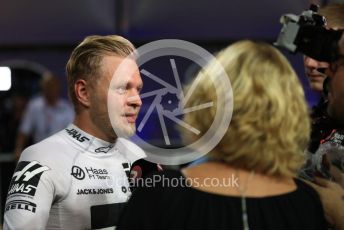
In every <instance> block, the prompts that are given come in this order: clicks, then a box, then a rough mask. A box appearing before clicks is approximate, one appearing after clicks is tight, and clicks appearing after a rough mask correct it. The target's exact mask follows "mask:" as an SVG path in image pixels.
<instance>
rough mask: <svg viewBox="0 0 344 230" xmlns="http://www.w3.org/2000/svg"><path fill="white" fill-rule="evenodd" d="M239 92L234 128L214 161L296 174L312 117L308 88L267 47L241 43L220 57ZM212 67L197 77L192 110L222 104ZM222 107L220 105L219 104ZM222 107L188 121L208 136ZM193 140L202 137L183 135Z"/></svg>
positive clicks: (215, 151) (235, 98)
mask: <svg viewBox="0 0 344 230" xmlns="http://www.w3.org/2000/svg"><path fill="white" fill-rule="evenodd" d="M217 60H218V61H219V62H220V63H221V64H222V66H223V67H224V69H225V71H226V73H227V74H228V76H229V78H230V81H231V85H232V90H233V102H234V106H233V115H232V120H231V123H230V126H229V129H228V130H227V132H226V133H225V135H224V137H223V138H222V140H221V141H220V142H219V144H218V145H217V146H216V147H215V148H214V149H213V151H212V152H211V156H212V157H213V158H214V159H217V160H220V161H223V162H226V163H228V164H230V165H231V166H233V167H239V168H243V169H247V170H255V171H256V172H260V173H263V174H268V175H274V176H295V175H296V173H297V171H298V170H299V168H300V167H301V166H302V164H303V163H304V160H305V155H304V150H305V148H306V147H307V144H308V141H309V134H310V119H309V116H308V109H307V104H306V101H305V98H304V92H303V89H302V86H301V84H300V82H299V80H298V78H297V76H296V74H295V72H294V70H293V69H292V67H291V66H290V64H289V62H288V61H287V60H286V58H285V57H284V56H283V55H282V54H281V53H280V52H279V51H278V50H277V49H276V48H274V47H272V46H271V45H268V44H265V43H258V42H252V41H240V42H237V43H235V44H233V45H231V46H229V47H228V48H226V49H224V50H223V51H222V52H220V53H219V54H218V55H217ZM214 74H216V70H214V69H212V65H211V64H210V65H209V66H208V68H206V70H205V71H204V72H203V73H200V74H199V75H198V76H197V78H201V79H200V82H199V84H198V86H199V87H198V88H197V91H198V92H196V93H195V94H194V95H192V97H191V98H190V99H189V101H188V103H187V107H189V106H190V107H192V106H196V105H199V104H200V103H202V102H208V101H210V100H212V101H213V100H216V94H215V92H214V90H210V87H213V86H211V84H210V82H209V77H207V75H208V76H209V75H210V76H212V75H214ZM218 106H219V105H218ZM215 112H216V106H213V107H211V108H209V110H208V111H207V112H204V111H203V110H201V111H200V112H192V113H188V114H186V115H185V116H184V121H185V122H186V123H188V124H190V125H191V126H194V127H195V128H197V129H199V130H200V131H201V132H202V133H205V132H206V131H207V130H208V129H209V127H210V126H211V125H212V121H213V120H214V117H215ZM183 134H184V137H185V136H186V137H187V138H188V139H190V138H191V140H195V139H197V136H195V135H192V134H191V133H190V132H185V133H183Z"/></svg>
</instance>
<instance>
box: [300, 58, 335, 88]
mask: <svg viewBox="0 0 344 230" xmlns="http://www.w3.org/2000/svg"><path fill="white" fill-rule="evenodd" d="M304 64H305V71H306V75H307V78H308V81H309V85H310V87H311V89H312V90H313V91H317V92H322V90H323V83H324V80H325V78H326V75H325V74H324V71H325V69H327V68H328V67H329V63H327V62H319V61H316V60H314V59H312V58H310V57H307V56H304ZM320 71H323V72H320Z"/></svg>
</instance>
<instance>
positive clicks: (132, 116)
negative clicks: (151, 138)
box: [124, 113, 137, 123]
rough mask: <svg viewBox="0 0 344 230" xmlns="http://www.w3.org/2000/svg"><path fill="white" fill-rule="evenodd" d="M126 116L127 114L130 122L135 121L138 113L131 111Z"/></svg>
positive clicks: (126, 116)
mask: <svg viewBox="0 0 344 230" xmlns="http://www.w3.org/2000/svg"><path fill="white" fill-rule="evenodd" d="M124 116H125V118H126V119H127V121H128V122H129V123H135V121H136V118H137V114H136V113H129V114H125V115H124Z"/></svg>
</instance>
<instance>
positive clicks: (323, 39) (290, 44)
mask: <svg viewBox="0 0 344 230" xmlns="http://www.w3.org/2000/svg"><path fill="white" fill-rule="evenodd" d="M317 10H318V6H316V5H311V7H310V9H309V10H306V11H304V12H302V14H301V15H294V14H285V15H282V17H281V23H282V24H283V27H282V29H281V31H280V34H279V36H278V38H277V41H276V42H275V43H274V45H275V46H277V47H281V48H285V49H287V50H288V51H290V52H292V53H296V52H300V53H303V54H305V55H307V56H309V57H311V58H313V59H315V60H317V61H325V62H332V61H335V60H337V58H338V57H339V47H338V42H339V39H340V38H341V35H342V33H343V30H332V29H328V28H326V19H325V17H323V16H321V15H319V14H318V13H317Z"/></svg>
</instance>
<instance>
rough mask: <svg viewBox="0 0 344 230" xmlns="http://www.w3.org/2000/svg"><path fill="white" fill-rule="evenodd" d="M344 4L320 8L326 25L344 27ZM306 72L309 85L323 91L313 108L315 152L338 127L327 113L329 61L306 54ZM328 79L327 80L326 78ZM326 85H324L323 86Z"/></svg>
mask: <svg viewBox="0 0 344 230" xmlns="http://www.w3.org/2000/svg"><path fill="white" fill-rule="evenodd" d="M343 12H344V4H343V3H338V4H330V5H327V6H325V7H322V8H320V9H319V14H320V15H322V16H324V17H325V18H326V22H327V24H326V27H327V28H331V29H335V30H338V29H344V14H343ZM304 65H305V73H306V76H307V79H308V81H309V86H310V88H311V89H312V90H313V91H314V92H319V93H321V98H320V100H319V102H318V104H317V105H316V106H314V107H313V108H312V113H311V117H312V133H311V143H310V145H309V148H308V150H309V152H311V153H315V152H316V151H317V150H318V148H319V145H320V142H321V141H322V140H323V139H325V138H326V137H328V136H329V135H330V134H331V132H332V130H333V129H335V128H338V126H337V125H336V123H335V122H334V121H333V120H332V119H331V118H330V117H329V116H328V114H327V104H328V99H327V93H328V87H327V86H328V84H329V81H330V79H329V78H327V79H326V77H327V75H326V73H325V72H326V69H327V68H328V67H329V63H328V62H325V61H317V60H315V59H313V58H311V57H309V56H307V55H305V56H304ZM325 79H326V80H325ZM323 86H324V87H323Z"/></svg>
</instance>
